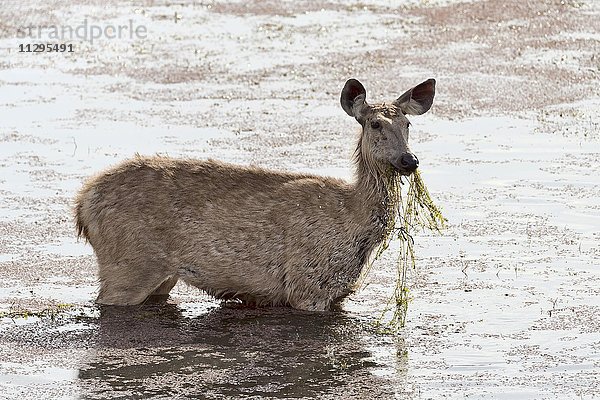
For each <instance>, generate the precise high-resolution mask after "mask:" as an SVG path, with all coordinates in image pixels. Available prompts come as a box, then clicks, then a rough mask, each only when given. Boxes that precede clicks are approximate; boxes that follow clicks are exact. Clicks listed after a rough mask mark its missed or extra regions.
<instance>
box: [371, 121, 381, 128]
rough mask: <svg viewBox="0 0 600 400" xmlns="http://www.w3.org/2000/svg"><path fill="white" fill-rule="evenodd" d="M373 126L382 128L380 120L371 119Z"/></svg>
mask: <svg viewBox="0 0 600 400" xmlns="http://www.w3.org/2000/svg"><path fill="white" fill-rule="evenodd" d="M371 128H373V129H379V128H381V124H380V123H379V121H371Z"/></svg>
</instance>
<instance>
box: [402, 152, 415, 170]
mask: <svg viewBox="0 0 600 400" xmlns="http://www.w3.org/2000/svg"><path fill="white" fill-rule="evenodd" d="M400 165H401V166H402V168H404V169H405V170H406V171H410V172H412V171H414V170H416V169H417V167H418V166H419V159H418V158H417V156H415V155H414V154H412V153H404V154H402V157H400Z"/></svg>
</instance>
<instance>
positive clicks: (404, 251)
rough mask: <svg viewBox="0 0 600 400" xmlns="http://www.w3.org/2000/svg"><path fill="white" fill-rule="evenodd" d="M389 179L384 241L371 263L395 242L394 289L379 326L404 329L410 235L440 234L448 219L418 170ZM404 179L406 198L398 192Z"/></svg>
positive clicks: (410, 260) (412, 254) (411, 246)
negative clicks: (396, 246) (386, 319)
mask: <svg viewBox="0 0 600 400" xmlns="http://www.w3.org/2000/svg"><path fill="white" fill-rule="evenodd" d="M388 178H389V179H387V182H386V185H387V192H388V205H387V206H388V216H389V218H388V223H387V226H386V229H385V233H384V238H383V241H382V243H381V245H380V247H379V249H378V250H377V252H376V254H375V257H374V261H375V260H377V259H378V258H379V257H380V256H381V254H382V253H383V252H384V251H386V250H387V249H388V248H389V246H390V243H391V242H392V241H393V240H394V239H397V240H398V242H399V246H400V247H399V255H398V262H397V267H396V287H395V288H394V293H393V294H392V296H391V297H390V299H389V300H388V302H387V303H386V305H385V308H384V310H383V311H382V313H381V316H380V318H379V320H378V325H386V326H387V328H388V329H398V328H402V327H404V324H405V323H406V314H407V312H408V304H409V302H410V300H411V295H410V290H409V287H408V283H407V277H408V270H409V269H415V268H416V261H415V252H414V239H413V235H414V234H415V233H417V232H419V231H423V230H425V229H429V230H431V231H434V232H438V233H439V232H441V230H442V229H443V228H444V227H445V224H446V221H447V220H446V218H444V216H443V215H442V213H441V211H440V209H439V207H438V206H436V205H435V204H434V202H433V200H432V199H431V195H430V194H429V191H428V190H427V187H426V186H425V183H424V182H423V180H422V178H421V174H420V173H419V171H418V170H417V171H415V172H413V173H412V174H411V175H410V176H409V177H406V176H403V175H401V174H399V173H398V172H396V171H395V170H392V171H390V173H389V175H388ZM403 179H406V180H407V181H408V190H407V192H406V195H405V196H402V190H401V188H402V185H403V184H404V182H403V181H402V180H403ZM371 266H372V263H371V264H370V265H369V266H368V267H367V269H366V271H365V274H364V275H363V279H364V277H365V276H366V274H368V272H369V270H370V268H371ZM389 312H391V313H392V316H391V318H390V319H389V320H388V321H385V316H386V315H388V313H389Z"/></svg>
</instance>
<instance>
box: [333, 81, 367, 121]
mask: <svg viewBox="0 0 600 400" xmlns="http://www.w3.org/2000/svg"><path fill="white" fill-rule="evenodd" d="M366 97H367V91H366V90H365V87H364V86H363V85H362V83H360V82H359V81H357V80H356V79H348V81H347V82H346V84H345V85H344V89H342V95H341V97H340V103H341V104H342V108H343V109H344V111H346V114H348V115H349V116H351V117H354V118H356V119H359V118H360V117H361V111H362V109H363V107H364V106H366V105H367V103H366V101H365V99H366Z"/></svg>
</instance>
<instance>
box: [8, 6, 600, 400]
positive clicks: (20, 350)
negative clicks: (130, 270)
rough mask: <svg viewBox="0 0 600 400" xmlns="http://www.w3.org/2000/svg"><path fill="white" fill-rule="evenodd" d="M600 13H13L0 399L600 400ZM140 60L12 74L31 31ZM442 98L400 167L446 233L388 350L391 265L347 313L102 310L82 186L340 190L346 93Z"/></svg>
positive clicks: (54, 63)
mask: <svg viewBox="0 0 600 400" xmlns="http://www.w3.org/2000/svg"><path fill="white" fill-rule="evenodd" d="M599 6H600V3H598V2H596V1H593V0H588V1H571V0H566V1H554V0H551V1H544V2H541V1H539V2H534V1H529V2H523V1H506V2H497V1H491V0H489V1H452V0H448V1H445V0H432V1H418V0H410V1H404V2H401V3H400V4H398V5H393V6H392V5H391V3H389V2H383V1H377V0H373V1H371V0H367V1H352V2H341V1H317V2H271V1H267V2H263V1H254V2H252V1H251V2H192V1H180V2H174V3H172V2H166V1H146V2H141V3H136V4H133V3H131V2H126V1H112V2H99V1H91V0H88V1H85V0H84V1H70V2H65V1H58V0H56V1H49V2H43V3H40V2H33V1H32V2H18V3H17V2H3V3H2V7H0V54H1V55H2V57H0V205H1V207H0V316H1V317H2V318H1V319H0V398H35V399H38V398H111V399H112V398H148V397H155V398H213V399H228V398H250V399H252V398H255V399H259V398H299V399H305V398H306V399H308V398H331V399H338V398H397V399H439V398H475V399H477V398H507V399H554V398H561V399H581V398H583V399H591V398H596V397H597V396H598V395H597V393H598V392H599V391H600V378H599V376H600V374H599V373H598V371H600V325H599V324H598V320H599V319H600V289H599V288H600V244H599V243H600V200H599V199H600V175H599V174H598V171H600V126H599V123H598V121H599V118H598V117H599V110H600V92H599V91H598V87H600V79H599V76H600V60H599V59H598V54H599V51H600V35H599V32H600V23H599V22H598V21H600V18H599V16H600V7H599ZM86 19H87V21H88V23H89V24H96V25H99V26H106V25H108V24H119V23H129V20H131V23H132V24H134V25H136V26H144V27H146V28H147V35H146V37H144V38H135V39H131V38H128V37H126V38H121V39H108V38H101V39H98V40H97V41H94V42H93V43H90V42H89V41H85V40H75V41H74V42H73V43H74V44H75V47H76V49H75V51H74V52H73V53H37V54H33V53H20V52H19V45H20V44H24V43H35V42H37V41H40V40H42V41H47V39H45V38H42V39H39V40H38V39H35V38H20V37H17V36H18V35H17V31H18V29H22V28H23V27H28V26H38V27H47V26H50V25H70V26H74V27H76V26H78V25H80V24H81V23H82V22H83V21H84V20H86ZM350 77H355V78H358V79H360V80H361V81H362V82H363V83H364V84H365V87H366V88H367V101H369V100H370V99H371V100H373V101H384V100H385V101H390V100H392V99H394V98H395V97H397V96H398V95H400V94H401V93H403V92H404V90H406V89H407V88H409V87H411V86H412V85H414V84H416V83H418V82H421V81H423V80H425V79H427V78H430V77H435V78H436V79H437V82H438V83H437V94H436V100H435V102H434V106H433V108H432V110H431V111H430V112H429V113H428V114H426V115H423V116H420V117H415V118H413V119H412V124H413V126H412V128H411V129H412V131H411V148H412V150H413V152H414V153H415V154H417V156H418V157H419V160H420V161H421V166H420V168H421V170H422V175H423V178H424V180H425V182H426V183H427V185H428V188H429V190H430V192H431V193H432V195H433V197H434V199H436V201H437V203H438V204H439V205H440V206H441V207H442V209H443V211H444V214H445V216H446V217H447V218H448V220H449V226H448V229H447V230H446V231H445V232H444V233H443V234H442V235H441V236H438V235H431V234H428V233H423V234H420V235H418V236H417V237H415V242H416V252H417V256H418V260H417V269H416V270H414V271H412V273H411V276H410V287H411V295H412V302H411V304H410V308H409V314H408V318H407V325H406V327H405V328H404V329H402V330H401V331H400V332H398V333H395V334H390V333H384V332H381V331H380V330H378V329H377V328H376V326H375V323H376V321H377V320H378V318H379V315H380V310H382V309H383V307H384V305H385V303H386V301H387V299H388V297H389V295H390V293H391V291H392V290H393V287H394V280H395V275H394V274H395V267H396V254H395V251H394V246H393V245H392V247H391V249H390V251H389V252H387V253H386V254H385V255H384V257H383V258H382V259H380V260H379V261H378V262H377V263H376V264H375V266H374V267H373V270H372V273H371V275H370V276H369V278H368V280H367V281H366V283H365V287H364V288H363V289H362V290H361V291H359V292H357V293H356V294H354V295H352V296H351V297H350V298H349V299H348V300H347V301H346V302H345V303H344V304H343V305H342V309H341V310H339V311H336V312H331V313H318V314H311V313H302V312H298V311H294V310H290V309H286V308H267V309H249V308H240V307H237V306H235V305H223V304H221V303H219V302H215V301H214V300H212V299H210V298H209V297H207V296H205V295H203V294H202V293H199V292H198V291H197V290H195V289H193V288H189V287H186V286H185V285H183V284H179V285H177V286H176V287H175V289H174V290H173V292H172V295H171V297H170V299H169V302H168V303H167V304H162V305H144V306H140V307H131V308H120V307H106V308H100V307H98V306H96V305H95V304H94V302H93V300H94V298H95V295H96V293H97V282H96V261H95V258H94V256H93V253H92V250H91V248H90V246H89V245H86V244H85V243H83V242H81V241H79V242H78V241H77V239H76V233H75V229H74V226H73V219H72V202H73V198H74V196H75V193H76V191H77V190H78V188H79V187H80V186H81V184H82V182H83V180H84V179H85V178H86V177H88V176H90V175H93V174H94V173H96V172H97V171H99V170H101V169H103V168H105V167H107V166H109V165H112V164H115V163H117V162H119V161H121V160H123V159H124V158H127V157H131V156H132V155H133V154H135V153H136V152H137V153H141V154H155V153H159V154H166V155H170V156H174V157H195V158H216V159H221V160H224V161H228V162H234V163H238V164H254V165H259V166H263V167H268V168H275V169H280V170H287V171H303V172H311V173H318V174H324V175H332V176H337V177H341V178H346V179H351V178H352V167H351V156H352V151H353V147H354V146H355V141H356V139H357V134H358V125H356V123H355V122H354V121H352V120H351V119H350V118H348V117H347V116H346V114H345V113H344V112H343V111H342V110H341V108H340V107H339V92H340V90H341V87H342V86H343V84H344V82H345V80H346V79H348V78H350Z"/></svg>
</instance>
